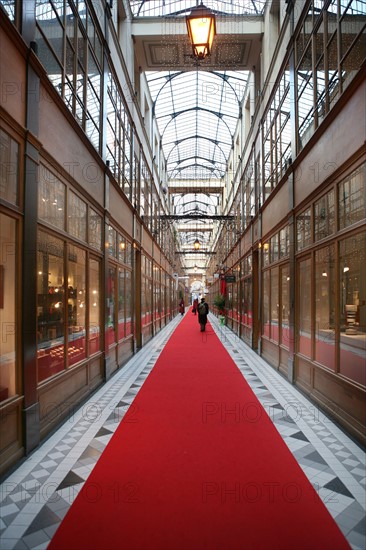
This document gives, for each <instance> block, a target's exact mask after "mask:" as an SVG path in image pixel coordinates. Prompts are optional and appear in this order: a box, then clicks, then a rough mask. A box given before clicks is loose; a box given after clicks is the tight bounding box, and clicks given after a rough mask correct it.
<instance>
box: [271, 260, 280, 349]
mask: <svg viewBox="0 0 366 550" xmlns="http://www.w3.org/2000/svg"><path fill="white" fill-rule="evenodd" d="M278 315H279V297H278V268H275V269H272V270H271V339H272V340H274V341H275V342H278V341H279V334H278V332H279V326H278V325H279V323H278Z"/></svg>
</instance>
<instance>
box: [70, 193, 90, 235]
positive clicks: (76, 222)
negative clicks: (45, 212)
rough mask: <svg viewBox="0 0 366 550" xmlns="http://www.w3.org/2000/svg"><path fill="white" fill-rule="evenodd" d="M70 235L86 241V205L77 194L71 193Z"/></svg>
mask: <svg viewBox="0 0 366 550" xmlns="http://www.w3.org/2000/svg"><path fill="white" fill-rule="evenodd" d="M68 218H69V233H70V234H71V235H73V236H74V237H77V238H78V239H81V240H82V241H86V204H85V202H84V201H83V200H81V199H80V198H79V197H78V196H77V195H75V193H73V192H72V191H69V205H68Z"/></svg>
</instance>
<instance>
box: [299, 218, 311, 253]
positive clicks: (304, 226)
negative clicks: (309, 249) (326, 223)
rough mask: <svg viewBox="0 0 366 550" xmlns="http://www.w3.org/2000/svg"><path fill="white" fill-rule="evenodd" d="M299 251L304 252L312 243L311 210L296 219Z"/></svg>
mask: <svg viewBox="0 0 366 550" xmlns="http://www.w3.org/2000/svg"><path fill="white" fill-rule="evenodd" d="M296 242H297V250H302V249H303V248H305V247H306V246H308V245H309V244H310V243H311V210H310V208H308V209H307V210H305V212H303V213H302V214H300V215H299V216H298V217H297V218H296Z"/></svg>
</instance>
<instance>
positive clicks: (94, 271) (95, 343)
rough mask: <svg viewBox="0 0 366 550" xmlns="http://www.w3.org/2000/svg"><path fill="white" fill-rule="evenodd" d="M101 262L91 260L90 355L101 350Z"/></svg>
mask: <svg viewBox="0 0 366 550" xmlns="http://www.w3.org/2000/svg"><path fill="white" fill-rule="evenodd" d="M99 289H100V262H98V261H97V260H92V259H90V260H89V355H92V354H93V353H96V352H97V351H99V350H100V291H99Z"/></svg>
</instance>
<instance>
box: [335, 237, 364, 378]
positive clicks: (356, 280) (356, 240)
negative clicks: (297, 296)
mask: <svg viewBox="0 0 366 550" xmlns="http://www.w3.org/2000/svg"><path fill="white" fill-rule="evenodd" d="M365 251H366V232H363V233H360V234H358V235H356V236H352V237H350V238H348V239H344V240H342V241H341V242H340V243H339V293H340V295H339V307H340V312H339V314H340V352H339V360H340V365H339V372H340V373H341V374H342V375H344V376H346V377H347V378H350V379H351V380H354V381H355V382H358V383H360V384H362V385H363V386H365V385H366V368H365V365H366V261H365Z"/></svg>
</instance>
